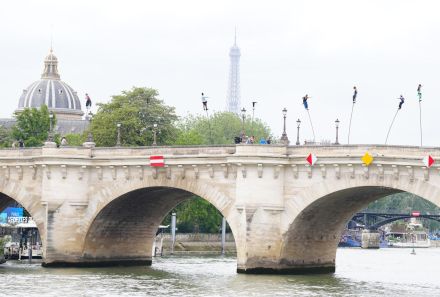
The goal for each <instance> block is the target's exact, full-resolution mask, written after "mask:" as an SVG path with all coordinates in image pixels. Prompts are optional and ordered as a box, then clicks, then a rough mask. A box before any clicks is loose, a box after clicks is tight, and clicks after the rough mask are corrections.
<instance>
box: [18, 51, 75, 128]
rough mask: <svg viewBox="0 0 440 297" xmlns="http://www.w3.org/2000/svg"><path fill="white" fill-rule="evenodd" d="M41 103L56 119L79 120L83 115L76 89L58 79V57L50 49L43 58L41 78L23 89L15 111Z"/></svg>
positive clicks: (36, 106) (38, 105)
mask: <svg viewBox="0 0 440 297" xmlns="http://www.w3.org/2000/svg"><path fill="white" fill-rule="evenodd" d="M43 104H46V106H47V107H48V108H49V110H50V111H52V112H54V113H55V114H56V115H57V119H72V120H81V118H82V116H83V115H84V112H83V111H82V110H81V103H80V101H79V98H78V95H77V93H76V91H75V90H74V89H72V88H71V87H70V86H69V85H68V84H66V83H65V82H63V81H62V80H61V79H60V74H59V73H58V59H57V57H56V56H55V55H54V54H53V51H52V49H51V50H50V53H49V55H48V56H47V57H46V58H45V59H44V71H43V74H42V75H41V79H40V80H38V81H36V82H34V83H32V84H31V85H30V86H29V87H27V88H26V89H24V90H23V94H22V95H21V97H20V100H19V102H18V108H17V110H16V112H20V111H22V110H23V109H25V108H32V107H35V108H39V107H40V106H41V105H43Z"/></svg>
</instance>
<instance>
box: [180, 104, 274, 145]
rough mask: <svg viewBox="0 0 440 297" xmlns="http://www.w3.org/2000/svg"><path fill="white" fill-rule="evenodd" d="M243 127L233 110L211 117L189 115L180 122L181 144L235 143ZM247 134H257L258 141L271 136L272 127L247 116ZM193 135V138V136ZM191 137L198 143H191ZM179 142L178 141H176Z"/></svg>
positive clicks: (245, 123) (245, 126) (245, 127)
mask: <svg viewBox="0 0 440 297" xmlns="http://www.w3.org/2000/svg"><path fill="white" fill-rule="evenodd" d="M242 129H243V122H242V119H241V118H240V117H239V116H238V115H236V114H234V113H231V112H217V113H214V114H213V115H211V116H210V117H209V118H206V117H203V116H191V115H190V116H188V117H186V118H185V119H184V120H183V121H182V122H181V123H180V131H181V134H180V135H179V137H178V138H177V140H178V141H181V142H184V141H183V140H182V139H186V140H187V141H186V143H179V144H233V143H234V137H236V136H240V135H241V133H242ZM244 130H245V134H246V135H248V136H252V135H253V136H255V139H256V143H258V142H259V140H260V139H261V138H265V139H266V138H267V137H270V136H271V132H270V128H269V127H268V126H267V125H265V124H264V123H263V122H262V121H261V120H260V119H254V121H252V118H251V117H247V118H246V119H245V121H244ZM199 136H200V137H199ZM191 137H192V138H191ZM191 139H193V140H194V142H196V143H191V141H190V140H191ZM176 144H177V141H176Z"/></svg>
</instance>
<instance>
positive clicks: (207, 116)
mask: <svg viewBox="0 0 440 297" xmlns="http://www.w3.org/2000/svg"><path fill="white" fill-rule="evenodd" d="M206 120H207V121H208V129H209V144H212V130H211V123H210V120H209V114H208V109H206Z"/></svg>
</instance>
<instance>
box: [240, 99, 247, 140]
mask: <svg viewBox="0 0 440 297" xmlns="http://www.w3.org/2000/svg"><path fill="white" fill-rule="evenodd" d="M245 119H246V108H244V107H243V108H242V109H241V120H242V121H241V141H242V142H243V141H244V120H245Z"/></svg>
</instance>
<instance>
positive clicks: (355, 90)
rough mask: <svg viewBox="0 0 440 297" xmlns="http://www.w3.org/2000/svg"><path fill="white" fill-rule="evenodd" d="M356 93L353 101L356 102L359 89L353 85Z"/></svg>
mask: <svg viewBox="0 0 440 297" xmlns="http://www.w3.org/2000/svg"><path fill="white" fill-rule="evenodd" d="M353 90H354V93H353V103H356V97H357V94H358V90H357V88H356V86H354V87H353Z"/></svg>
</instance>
